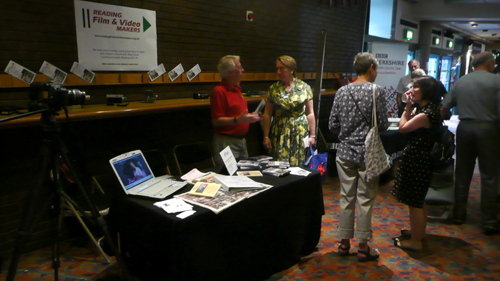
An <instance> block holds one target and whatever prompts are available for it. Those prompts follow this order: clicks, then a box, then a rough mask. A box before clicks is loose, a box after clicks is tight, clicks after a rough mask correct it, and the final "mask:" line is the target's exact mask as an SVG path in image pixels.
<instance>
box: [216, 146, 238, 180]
mask: <svg viewBox="0 0 500 281" xmlns="http://www.w3.org/2000/svg"><path fill="white" fill-rule="evenodd" d="M219 154H220V156H221V158H222V161H224V165H226V169H227V171H228V173H229V175H230V176H232V175H233V174H234V173H235V172H236V171H237V170H238V165H237V164H236V159H235V158H234V155H233V152H232V151H231V148H229V146H226V148H224V149H223V150H222V151H221V152H219Z"/></svg>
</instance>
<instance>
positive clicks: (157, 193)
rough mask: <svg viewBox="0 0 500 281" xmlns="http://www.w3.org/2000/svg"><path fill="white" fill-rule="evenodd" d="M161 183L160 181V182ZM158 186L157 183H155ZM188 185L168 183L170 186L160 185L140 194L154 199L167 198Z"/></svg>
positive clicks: (184, 183)
mask: <svg viewBox="0 0 500 281" xmlns="http://www.w3.org/2000/svg"><path fill="white" fill-rule="evenodd" d="M159 182H160V181H159ZM155 184H156V183H155ZM185 185H186V182H174V181H172V182H168V186H163V185H158V186H157V187H150V188H148V189H146V190H144V192H140V195H144V196H152V197H158V198H162V197H167V196H169V195H170V194H172V193H174V192H176V191H177V190H179V189H181V188H182V187H183V186H185Z"/></svg>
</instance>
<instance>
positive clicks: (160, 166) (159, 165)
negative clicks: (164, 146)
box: [142, 149, 172, 177]
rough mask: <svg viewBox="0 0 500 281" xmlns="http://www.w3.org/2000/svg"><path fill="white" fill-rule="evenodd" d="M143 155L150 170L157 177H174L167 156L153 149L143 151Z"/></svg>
mask: <svg viewBox="0 0 500 281" xmlns="http://www.w3.org/2000/svg"><path fill="white" fill-rule="evenodd" d="M142 154H143V155H144V157H145V158H146V160H147V161H148V164H149V168H151V171H153V174H154V175H155V177H157V176H163V175H172V174H171V173H170V168H169V166H168V163H167V159H166V157H165V154H163V152H161V151H160V150H158V149H151V150H146V151H143V152H142Z"/></svg>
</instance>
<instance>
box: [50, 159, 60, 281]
mask: <svg viewBox="0 0 500 281" xmlns="http://www.w3.org/2000/svg"><path fill="white" fill-rule="evenodd" d="M53 161H54V162H53V165H54V166H53V169H52V172H53V175H52V176H53V179H52V180H53V181H54V182H55V188H56V190H57V191H59V190H61V188H62V187H61V182H60V178H59V163H58V159H57V155H55V157H54V159H53ZM54 192H55V191H54ZM61 211H62V205H61V196H56V198H55V200H54V205H52V209H51V212H52V214H51V217H52V237H53V239H54V242H53V248H52V269H53V270H54V281H57V280H59V267H61V261H60V258H59V256H60V238H61V237H60V235H61Z"/></svg>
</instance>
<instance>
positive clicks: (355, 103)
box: [349, 92, 369, 123]
mask: <svg viewBox="0 0 500 281" xmlns="http://www.w3.org/2000/svg"><path fill="white" fill-rule="evenodd" d="M349 95H350V96H351V99H352V101H353V102H354V105H356V107H357V108H358V110H359V113H361V116H363V119H365V121H366V123H369V122H368V120H367V119H366V117H365V115H364V114H363V111H361V109H359V106H358V103H357V102H356V100H355V99H354V97H353V96H352V93H351V92H349Z"/></svg>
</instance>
